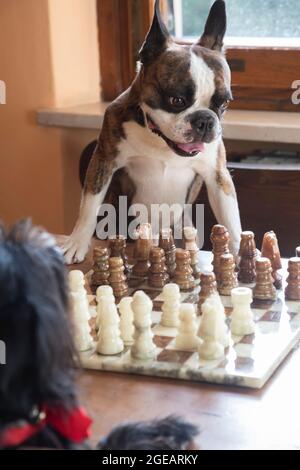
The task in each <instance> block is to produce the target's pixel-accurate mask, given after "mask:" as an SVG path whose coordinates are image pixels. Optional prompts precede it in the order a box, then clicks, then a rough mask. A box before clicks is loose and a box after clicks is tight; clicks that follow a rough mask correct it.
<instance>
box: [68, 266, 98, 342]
mask: <svg viewBox="0 0 300 470" xmlns="http://www.w3.org/2000/svg"><path fill="white" fill-rule="evenodd" d="M69 285H70V289H71V291H70V302H71V312H72V320H73V325H74V343H75V347H76V349H77V351H87V350H88V349H91V348H92V347H93V339H92V336H91V333H90V332H91V328H90V325H89V318H90V312H89V304H88V299H87V296H86V290H85V288H84V275H83V273H82V272H81V271H77V270H74V271H71V272H70V273H69Z"/></svg>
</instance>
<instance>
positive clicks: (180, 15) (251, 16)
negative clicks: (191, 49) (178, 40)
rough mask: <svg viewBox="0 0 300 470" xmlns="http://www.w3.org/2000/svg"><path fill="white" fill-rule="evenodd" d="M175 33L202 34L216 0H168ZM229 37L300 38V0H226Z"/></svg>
mask: <svg viewBox="0 0 300 470" xmlns="http://www.w3.org/2000/svg"><path fill="white" fill-rule="evenodd" d="M168 2H169V22H170V25H169V26H170V28H171V29H172V32H173V34H174V36H176V37H184V38H194V37H198V36H199V35H200V33H201V32H202V31H203V28H204V23H205V20H206V18H207V14H208V11H209V8H210V7H211V5H212V4H213V3H214V0H168ZM226 6H227V15H228V29H227V37H232V38H236V37H240V38H243V37H248V38H300V0H226Z"/></svg>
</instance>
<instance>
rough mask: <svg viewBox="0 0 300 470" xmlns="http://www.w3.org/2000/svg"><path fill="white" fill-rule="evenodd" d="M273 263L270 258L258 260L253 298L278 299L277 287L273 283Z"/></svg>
mask: <svg viewBox="0 0 300 470" xmlns="http://www.w3.org/2000/svg"><path fill="white" fill-rule="evenodd" d="M273 282H274V280H273V277H272V264H271V261H270V260H269V258H263V257H261V258H257V260H256V284H255V287H254V289H253V298H254V299H258V300H276V289H275V287H274V285H273Z"/></svg>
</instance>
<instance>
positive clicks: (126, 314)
mask: <svg viewBox="0 0 300 470" xmlns="http://www.w3.org/2000/svg"><path fill="white" fill-rule="evenodd" d="M131 302H132V298H131V297H123V299H121V301H120V303H119V312H120V314H121V323H120V328H121V337H122V340H123V341H124V344H125V346H131V345H132V344H133V334H134V325H133V311H132V308H131Z"/></svg>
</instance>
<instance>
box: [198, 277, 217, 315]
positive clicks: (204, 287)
mask: <svg viewBox="0 0 300 470" xmlns="http://www.w3.org/2000/svg"><path fill="white" fill-rule="evenodd" d="M200 288H201V289H200V295H199V301H198V314H199V315H201V314H202V304H203V303H204V302H205V300H206V299H207V298H208V297H210V296H211V295H212V294H215V293H217V282H216V276H215V274H214V273H213V272H211V271H205V272H203V273H201V276H200Z"/></svg>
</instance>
